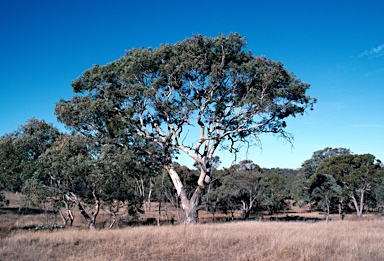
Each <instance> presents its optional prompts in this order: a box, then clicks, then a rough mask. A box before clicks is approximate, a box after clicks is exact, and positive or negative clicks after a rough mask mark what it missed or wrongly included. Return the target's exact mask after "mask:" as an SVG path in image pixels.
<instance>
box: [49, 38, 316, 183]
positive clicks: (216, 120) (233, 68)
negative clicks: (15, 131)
mask: <svg viewBox="0 0 384 261" xmlns="http://www.w3.org/2000/svg"><path fill="white" fill-rule="evenodd" d="M245 47H246V43H245V39H244V38H243V37H241V36H240V35H238V34H236V33H235V34H230V35H228V36H224V35H220V36H218V37H215V38H208V37H203V36H201V35H196V36H194V37H192V38H187V39H185V40H184V41H182V42H178V43H176V44H174V45H169V44H166V45H161V46H160V47H158V48H155V49H132V50H129V51H127V53H126V55H125V56H124V57H122V58H120V59H119V60H116V61H114V62H111V63H109V64H107V65H105V66H99V65H95V66H94V67H93V68H91V69H89V70H87V71H86V72H84V73H83V75H81V76H80V77H79V78H77V79H76V80H75V81H73V83H72V86H73V90H74V91H75V92H77V93H81V94H82V95H81V96H75V97H73V98H72V99H71V100H70V101H65V100H61V101H60V102H59V103H58V105H57V107H56V110H55V112H56V115H57V116H58V120H59V121H61V122H63V123H65V124H66V125H67V126H69V127H70V128H72V129H75V130H77V131H79V132H81V133H83V134H86V135H91V136H94V137H98V138H100V139H105V138H106V137H111V138H114V137H116V136H119V137H120V138H121V137H125V138H124V139H123V140H124V141H125V142H127V141H130V142H133V141H132V139H135V138H137V137H141V138H143V139H145V140H146V141H147V142H149V143H152V144H153V143H154V144H156V146H157V147H158V148H161V149H162V152H161V153H160V154H161V156H162V157H163V158H162V160H163V164H169V163H171V162H172V153H173V152H174V151H175V150H181V151H183V152H186V153H187V154H188V155H189V156H191V157H192V158H193V159H194V160H195V161H196V162H198V164H199V165H200V166H201V169H203V170H204V172H205V173H208V174H207V175H208V176H209V175H210V173H209V172H210V167H211V165H212V157H213V153H214V151H215V150H216V149H217V147H218V146H219V145H224V146H228V148H229V149H230V150H231V151H233V152H235V151H237V150H238V147H237V144H238V143H243V142H245V141H246V140H247V138H250V137H254V136H257V135H259V134H260V133H276V134H280V135H282V136H284V137H286V138H289V135H287V133H285V132H284V128H285V127H286V123H285V121H284V119H285V118H287V117H289V116H295V115H298V114H303V113H304V112H305V110H306V109H309V108H312V105H313V103H314V102H315V100H314V99H312V98H310V97H309V96H307V95H306V94H305V92H306V91H307V89H308V88H309V85H308V84H305V83H302V82H301V81H300V80H299V79H297V78H296V77H295V76H294V75H293V74H292V73H290V72H288V71H287V70H286V69H285V68H284V67H283V65H282V64H281V63H280V62H274V61H272V60H270V59H267V58H265V57H255V56H253V55H252V54H251V53H250V52H246V51H244V48H245ZM192 121H195V122H194V123H192ZM192 124H195V125H194V126H198V127H197V128H200V129H201V132H200V133H201V136H200V137H198V138H197V139H195V140H197V142H195V143H194V144H188V143H185V139H184V137H185V136H186V134H187V133H188V128H187V127H188V126H192ZM256 140H257V139H256ZM208 141H211V142H208ZM121 143H123V142H121ZM124 144H126V143H124ZM152 156H155V155H153V154H152ZM156 156H159V155H156ZM159 158H161V157H159ZM203 175H205V174H204V173H203Z"/></svg>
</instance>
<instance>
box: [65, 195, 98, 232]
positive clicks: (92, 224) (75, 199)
mask: <svg viewBox="0 0 384 261" xmlns="http://www.w3.org/2000/svg"><path fill="white" fill-rule="evenodd" d="M70 195H71V196H72V198H71V197H70V196H68V195H66V197H67V199H68V200H71V201H73V202H74V203H75V204H76V206H77V208H78V209H79V211H80V214H81V215H82V216H83V217H84V218H85V220H86V221H87V223H88V227H89V229H90V230H96V217H97V215H98V214H99V209H100V201H99V199H98V198H97V197H96V196H95V194H94V193H93V196H94V199H95V211H94V212H92V216H89V215H88V214H87V212H86V211H85V210H84V208H83V206H82V205H81V202H80V200H79V198H78V197H77V196H76V195H75V194H74V193H72V192H71V193H70Z"/></svg>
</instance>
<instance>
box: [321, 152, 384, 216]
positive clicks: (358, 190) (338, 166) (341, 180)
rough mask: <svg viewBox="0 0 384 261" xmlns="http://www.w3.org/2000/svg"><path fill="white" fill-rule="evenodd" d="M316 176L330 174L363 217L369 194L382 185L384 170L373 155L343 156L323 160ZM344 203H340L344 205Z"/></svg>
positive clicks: (358, 213) (357, 212)
mask: <svg viewBox="0 0 384 261" xmlns="http://www.w3.org/2000/svg"><path fill="white" fill-rule="evenodd" d="M316 174H330V175H332V176H333V177H334V178H335V180H336V182H337V184H338V185H340V187H341V188H342V195H343V196H344V197H348V198H349V199H351V200H352V203H353V206H354V208H355V210H356V214H357V215H358V216H359V217H361V216H362V215H363V210H364V204H365V198H366V195H367V193H372V192H374V191H375V190H374V188H375V186H377V185H380V184H382V181H383V178H384V170H383V169H382V168H381V166H380V164H379V161H376V159H375V156H373V155H372V154H361V155H359V154H343V155H336V156H333V157H330V158H328V159H325V160H323V161H322V162H321V163H320V165H319V167H318V168H317V170H316ZM342 203H343V202H340V204H342Z"/></svg>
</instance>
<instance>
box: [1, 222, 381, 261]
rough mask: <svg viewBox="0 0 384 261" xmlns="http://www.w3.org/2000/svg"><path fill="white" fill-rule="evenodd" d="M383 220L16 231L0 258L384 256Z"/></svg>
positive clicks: (337, 257)
mask: <svg viewBox="0 0 384 261" xmlns="http://www.w3.org/2000/svg"><path fill="white" fill-rule="evenodd" d="M382 242H384V222H383V221H379V220H376V221H360V222H359V221H356V222H353V221H334V222H330V223H328V224H327V223H325V222H317V223H301V222H293V223H292V222H290V223H287V222H285V223H284V222H256V221H250V222H236V223H225V224H205V225H194V226H162V227H154V226H152V227H133V228H125V229H119V230H100V231H96V232H90V231H88V230H65V231H56V232H31V231H25V232H16V233H13V234H11V235H8V236H7V237H5V238H3V239H2V240H1V242H0V259H1V260H84V259H87V260H384V249H383V247H382Z"/></svg>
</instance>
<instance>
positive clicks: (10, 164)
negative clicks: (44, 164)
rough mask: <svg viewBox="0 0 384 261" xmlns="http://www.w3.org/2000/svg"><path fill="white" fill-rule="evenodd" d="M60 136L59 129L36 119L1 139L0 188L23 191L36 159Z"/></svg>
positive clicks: (34, 168)
mask: <svg viewBox="0 0 384 261" xmlns="http://www.w3.org/2000/svg"><path fill="white" fill-rule="evenodd" d="M58 136H59V131H58V130H57V128H55V127H53V126H52V125H51V124H47V123H46V122H44V121H39V120H36V119H34V118H32V119H30V120H28V122H27V123H26V124H25V125H22V126H20V127H19V128H18V129H17V130H16V131H14V132H12V133H10V134H6V135H4V136H3V137H1V138H0V169H1V172H0V189H5V190H8V191H20V190H21V188H22V187H23V183H24V181H25V180H27V179H29V178H30V177H31V176H32V174H33V172H34V171H35V170H36V163H37V159H38V158H39V156H40V155H42V154H43V153H44V152H45V150H46V149H48V148H50V147H51V146H52V144H53V142H54V141H55V140H56V139H57V137H58Z"/></svg>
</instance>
